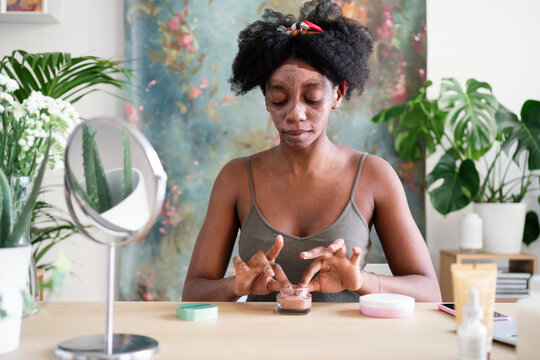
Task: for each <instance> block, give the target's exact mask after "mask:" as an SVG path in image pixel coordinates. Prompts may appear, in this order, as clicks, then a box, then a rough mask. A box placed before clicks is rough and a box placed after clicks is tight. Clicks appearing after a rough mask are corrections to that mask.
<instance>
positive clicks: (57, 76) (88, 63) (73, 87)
mask: <svg viewBox="0 0 540 360" xmlns="http://www.w3.org/2000/svg"><path fill="white" fill-rule="evenodd" d="M0 73H4V74H6V75H7V76H8V77H10V78H11V79H12V80H13V81H14V84H16V86H17V89H15V90H14V91H13V92H12V94H11V95H12V96H13V97H14V98H16V99H17V101H19V102H20V103H22V102H23V101H24V100H25V99H27V98H28V97H29V96H31V94H32V92H35V91H39V92H41V93H43V94H45V95H46V96H48V97H51V98H54V99H62V100H64V101H69V102H70V103H71V104H73V103H76V102H77V101H78V100H80V99H81V98H83V97H84V96H86V95H87V94H89V93H92V92H94V91H97V90H99V88H98V87H99V86H101V85H110V86H114V87H117V88H121V89H124V90H126V91H127V90H128V88H127V86H126V81H125V78H130V77H132V76H133V75H132V72H131V71H130V70H128V69H126V68H125V67H124V66H123V62H121V61H113V60H109V59H103V58H100V57H96V56H82V57H72V56H71V55H70V54H69V53H60V52H54V53H36V54H31V53H27V52H25V51H22V50H15V51H13V52H12V54H11V55H7V56H4V57H3V58H2V60H1V61H0ZM14 86H15V85H14ZM66 134H67V132H66ZM62 154H63V144H62ZM49 189H50V187H48V188H47V189H42V191H46V190H49ZM75 233H77V229H76V226H75V224H73V222H71V220H70V219H69V218H68V217H67V216H65V215H64V212H63V211H62V210H60V209H58V208H57V207H55V206H54V205H52V204H50V203H48V202H46V201H37V202H36V203H35V206H34V209H33V211H32V220H31V222H30V238H31V243H32V245H33V261H34V263H35V266H36V267H37V269H38V271H39V270H42V271H44V270H49V269H51V268H53V269H54V267H55V265H54V264H51V263H47V262H45V261H44V256H45V254H46V253H47V252H48V251H49V250H50V249H51V248H52V247H53V246H55V245H56V244H58V243H60V242H61V241H63V240H64V239H66V238H68V237H69V236H71V235H73V234H75Z"/></svg>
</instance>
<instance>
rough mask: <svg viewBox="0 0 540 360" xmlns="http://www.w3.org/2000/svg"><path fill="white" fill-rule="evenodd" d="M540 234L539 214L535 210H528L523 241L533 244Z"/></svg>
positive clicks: (526, 243)
mask: <svg viewBox="0 0 540 360" xmlns="http://www.w3.org/2000/svg"><path fill="white" fill-rule="evenodd" d="M539 235H540V223H539V222H538V215H537V214H536V213H535V212H534V211H529V212H527V215H526V217H525V230H524V231H523V242H524V243H525V245H527V246H529V245H531V244H532V243H533V242H534V241H536V239H538V236H539Z"/></svg>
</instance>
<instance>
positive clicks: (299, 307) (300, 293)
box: [276, 287, 311, 314]
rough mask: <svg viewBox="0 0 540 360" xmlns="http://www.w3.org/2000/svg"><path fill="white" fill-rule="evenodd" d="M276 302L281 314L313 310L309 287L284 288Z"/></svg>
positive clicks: (302, 312)
mask: <svg viewBox="0 0 540 360" xmlns="http://www.w3.org/2000/svg"><path fill="white" fill-rule="evenodd" d="M276 302H277V306H276V310H277V312H278V313H280V314H307V313H309V312H310V310H311V294H310V293H309V292H308V289H307V288H292V287H291V288H282V289H281V290H280V292H279V294H278V295H277V298H276Z"/></svg>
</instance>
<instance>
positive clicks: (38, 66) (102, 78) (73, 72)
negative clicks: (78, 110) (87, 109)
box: [0, 50, 133, 103]
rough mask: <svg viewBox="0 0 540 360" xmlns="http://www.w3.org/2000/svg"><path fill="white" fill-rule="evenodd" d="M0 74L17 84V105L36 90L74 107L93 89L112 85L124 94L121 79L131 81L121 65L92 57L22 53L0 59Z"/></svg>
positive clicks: (16, 51) (128, 71)
mask: <svg viewBox="0 0 540 360" xmlns="http://www.w3.org/2000/svg"><path fill="white" fill-rule="evenodd" d="M0 72H2V73H5V74H6V75H8V76H9V77H11V78H12V79H14V80H16V81H17V82H18V83H19V89H18V90H17V91H16V92H15V93H14V95H15V97H16V98H17V99H18V100H19V101H20V102H22V101H23V100H24V99H26V98H27V97H28V96H30V94H31V92H32V90H36V91H41V92H42V93H43V94H44V95H47V96H50V97H52V98H55V99H58V98H59V99H63V100H67V101H69V102H71V103H75V102H77V101H78V100H80V99H81V98H82V97H83V96H85V95H88V94H89V93H92V92H94V91H97V90H98V88H97V87H96V86H97V85H112V86H114V87H117V88H121V89H124V90H126V91H128V88H127V86H126V82H125V80H124V78H125V77H127V78H131V77H133V73H132V72H131V71H130V70H128V69H126V68H124V66H123V62H121V61H112V60H107V59H102V58H99V57H96V56H82V57H71V55H70V54H69V53H61V52H52V53H37V54H29V53H27V52H26V51H23V50H15V51H13V52H12V53H11V55H6V56H4V58H3V59H2V61H1V62H0Z"/></svg>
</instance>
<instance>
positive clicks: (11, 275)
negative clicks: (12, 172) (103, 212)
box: [0, 137, 51, 354]
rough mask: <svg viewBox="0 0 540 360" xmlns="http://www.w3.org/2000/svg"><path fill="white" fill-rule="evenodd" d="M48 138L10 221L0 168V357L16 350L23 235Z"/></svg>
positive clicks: (26, 250) (25, 258)
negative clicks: (28, 188)
mask: <svg viewBox="0 0 540 360" xmlns="http://www.w3.org/2000/svg"><path fill="white" fill-rule="evenodd" d="M50 146H51V138H50V137H49V140H48V141H47V145H46V150H45V157H44V160H43V162H42V163H41V166H40V168H39V170H38V174H37V177H36V179H35V181H34V184H33V187H32V190H31V192H30V195H29V197H28V200H27V201H26V202H25V205H24V206H23V208H22V210H21V212H20V213H19V214H18V216H17V217H16V219H15V217H14V214H13V210H14V209H13V200H12V191H11V185H10V183H9V181H8V178H7V177H6V174H5V173H4V171H3V169H2V168H1V167H0V339H2V341H0V354H4V353H7V352H10V351H12V350H15V349H16V348H18V347H19V340H20V334H21V319H22V311H23V293H24V288H25V286H26V284H25V281H26V278H27V274H28V267H29V264H30V257H31V251H32V247H31V245H30V244H29V243H28V241H27V238H26V237H25V236H24V232H25V231H26V229H27V227H28V223H29V221H30V219H31V216H32V209H33V207H34V204H35V203H36V201H37V197H38V195H39V189H40V186H41V182H42V180H43V175H44V173H45V167H46V164H47V159H48V154H49V150H50Z"/></svg>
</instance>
